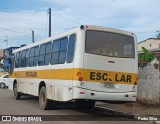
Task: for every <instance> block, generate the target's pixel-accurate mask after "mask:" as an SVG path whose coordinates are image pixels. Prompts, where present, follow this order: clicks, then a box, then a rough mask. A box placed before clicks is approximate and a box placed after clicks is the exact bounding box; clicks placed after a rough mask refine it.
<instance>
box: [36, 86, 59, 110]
mask: <svg viewBox="0 0 160 124" xmlns="http://www.w3.org/2000/svg"><path fill="white" fill-rule="evenodd" d="M39 107H40V109H42V110H49V109H56V108H57V104H56V102H55V101H53V100H50V99H47V92H46V87H45V86H43V87H41V89H40V92H39Z"/></svg>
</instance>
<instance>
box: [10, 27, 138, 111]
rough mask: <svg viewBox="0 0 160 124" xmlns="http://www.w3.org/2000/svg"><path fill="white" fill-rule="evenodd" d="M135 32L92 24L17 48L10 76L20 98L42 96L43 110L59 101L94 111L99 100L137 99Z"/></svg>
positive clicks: (15, 91)
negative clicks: (25, 95) (27, 95)
mask: <svg viewBox="0 0 160 124" xmlns="http://www.w3.org/2000/svg"><path fill="white" fill-rule="evenodd" d="M136 44H137V43H136V36H135V34H133V33H130V32H127V31H122V30H117V29H112V28H106V27H99V26H91V25H81V26H80V27H77V28H74V29H71V30H69V31H66V32H65V33H62V34H59V35H56V36H53V37H50V38H47V39H45V40H42V41H39V42H35V43H32V44H30V45H27V46H24V47H22V48H19V49H16V50H15V51H14V52H13V53H14V56H15V59H14V63H12V68H11V72H10V74H11V75H10V78H12V79H14V81H13V90H14V96H15V99H16V100H19V99H20V97H21V95H22V94H30V95H34V96H38V97H39V106H40V108H41V109H50V108H51V107H52V108H56V107H57V101H60V102H65V101H75V102H76V103H77V106H78V107H79V108H93V107H94V105H95V101H96V100H107V101H135V100H136V84H137V73H138V71H137V67H138V66H137V45H136Z"/></svg>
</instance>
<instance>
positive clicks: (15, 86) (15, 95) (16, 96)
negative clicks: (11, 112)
mask: <svg viewBox="0 0 160 124" xmlns="http://www.w3.org/2000/svg"><path fill="white" fill-rule="evenodd" d="M13 94H14V97H15V99H16V100H20V98H21V93H20V92H18V91H17V83H16V84H14V87H13Z"/></svg>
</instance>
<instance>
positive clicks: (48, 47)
mask: <svg viewBox="0 0 160 124" xmlns="http://www.w3.org/2000/svg"><path fill="white" fill-rule="evenodd" d="M51 51H52V44H51V42H49V43H47V44H46V54H45V59H44V64H45V65H49V62H50V59H51Z"/></svg>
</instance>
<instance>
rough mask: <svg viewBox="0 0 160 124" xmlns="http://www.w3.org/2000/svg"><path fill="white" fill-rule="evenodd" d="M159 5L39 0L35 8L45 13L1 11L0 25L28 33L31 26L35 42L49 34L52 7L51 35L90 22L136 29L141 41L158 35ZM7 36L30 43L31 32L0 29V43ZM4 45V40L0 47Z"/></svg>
mask: <svg viewBox="0 0 160 124" xmlns="http://www.w3.org/2000/svg"><path fill="white" fill-rule="evenodd" d="M36 1H37V0H35V2H34V1H33V2H34V4H33V5H36V4H35V3H36ZM19 2H21V1H19ZM30 2H32V1H30ZM40 3H41V5H40ZM21 4H22V3H21ZM30 4H31V3H30ZM42 4H43V5H42ZM159 4H160V1H159V0H152V1H151V0H141V1H139V0H87V1H82V0H76V1H75V0H38V4H37V6H34V9H33V10H38V9H40V10H41V11H42V10H43V12H34V11H33V12H32V11H26V10H27V9H26V6H25V10H22V9H21V10H17V11H13V12H12V11H11V12H2V11H0V28H1V27H3V28H7V29H10V30H15V31H21V32H27V33H31V29H32V30H34V31H35V39H36V41H37V40H40V39H43V38H46V37H47V36H48V26H47V25H46V24H48V21H47V16H48V15H47V10H46V9H47V8H48V7H51V8H52V35H54V34H57V33H59V32H63V31H65V30H68V29H69V28H72V27H75V26H79V25H81V24H91V25H99V26H106V27H113V28H118V29H123V30H128V31H131V32H135V33H136V34H137V36H138V41H141V40H144V39H146V38H149V37H155V35H156V30H159V29H160V23H159V22H160V15H159V10H160V8H159ZM28 9H29V10H31V8H28ZM3 20H4V21H3ZM7 21H8V22H7ZM6 35H7V36H8V39H12V40H9V43H10V46H12V45H15V44H16V45H20V44H23V43H26V44H29V43H31V35H28V34H25V33H15V32H9V31H5V30H1V29H0V41H1V42H3V40H4V39H5V37H6ZM14 38H15V40H13V39H14ZM16 39H17V40H16ZM18 39H24V40H18ZM5 46H6V44H5V43H4V42H3V44H2V45H1V46H0V47H1V48H4V47H5Z"/></svg>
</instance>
